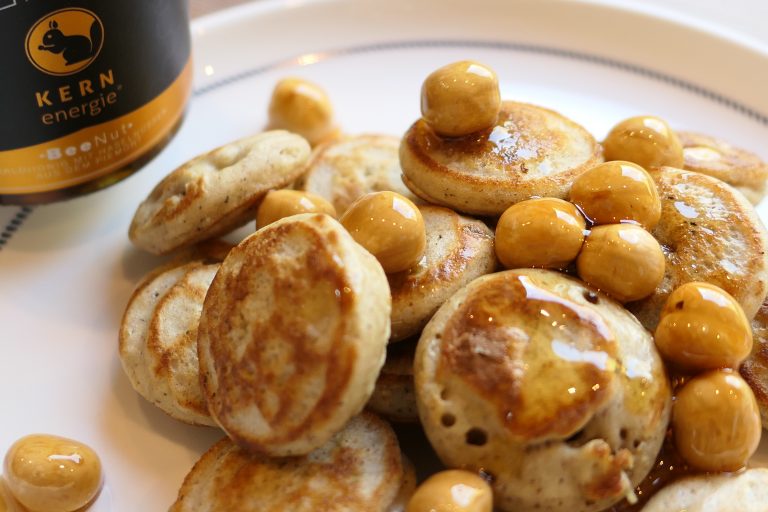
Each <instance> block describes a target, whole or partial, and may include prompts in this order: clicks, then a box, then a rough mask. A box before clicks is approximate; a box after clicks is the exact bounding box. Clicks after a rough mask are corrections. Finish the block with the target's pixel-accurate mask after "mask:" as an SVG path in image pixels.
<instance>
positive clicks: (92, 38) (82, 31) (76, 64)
mask: <svg viewBox="0 0 768 512" xmlns="http://www.w3.org/2000/svg"><path fill="white" fill-rule="evenodd" d="M103 41H104V26H103V25H102V23H101V20H100V19H99V18H98V17H97V16H96V15H95V14H94V13H93V12H91V11H89V10H87V9H80V8H70V9H60V10H58V11H55V12H52V13H50V14H47V15H45V16H43V17H42V18H40V19H39V20H37V22H36V23H35V24H34V25H33V26H32V28H31V29H30V30H29V32H28V33H27V41H26V48H27V57H28V58H29V60H30V62H31V63H32V64H33V65H34V66H35V67H36V68H37V69H39V70H40V71H43V72H44V73H48V74H50V75H71V74H73V73H77V72H78V71H80V70H82V69H85V68H86V67H87V66H88V65H89V64H90V63H91V62H93V61H94V60H95V59H96V57H97V56H98V54H99V52H100V51H101V46H102V43H103Z"/></svg>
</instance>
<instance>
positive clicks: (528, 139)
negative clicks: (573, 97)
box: [400, 101, 602, 215]
mask: <svg viewBox="0 0 768 512" xmlns="http://www.w3.org/2000/svg"><path fill="white" fill-rule="evenodd" d="M601 161H602V157H601V155H600V145H599V144H598V143H597V142H596V141H595V139H594V137H592V135H590V133H589V132H587V131H586V130H585V129H584V128H583V127H581V126H579V125H578V124H576V123H575V122H573V121H571V120H570V119H567V118H566V117H564V116H562V115H560V114H558V113H557V112H554V111H552V110H548V109H545V108H542V107H538V106H535V105H529V104H526V103H516V102H512V101H505V102H503V104H502V107H501V113H500V114H499V120H498V122H497V124H496V126H494V127H493V128H491V129H488V130H485V131H482V132H477V133H473V134H471V135H467V136H465V137H457V138H444V137H441V136H439V135H437V134H435V133H434V132H433V131H432V129H431V128H430V127H429V125H427V123H426V122H425V121H424V120H423V119H419V120H418V121H416V122H415V123H414V124H413V125H412V126H411V127H410V129H409V130H408V131H407V132H406V134H405V136H404V137H403V140H402V142H401V144H400V165H401V166H402V168H403V181H404V182H405V184H406V185H407V186H408V188H410V189H411V190H412V191H413V192H414V193H415V194H416V195H418V196H419V197H421V198H422V199H424V200H425V201H427V202H429V203H433V204H438V205H443V206H448V207H450V208H453V209H454V210H457V211H460V212H465V213H473V214H479V215H501V213H502V212H504V210H506V209H507V208H508V207H509V206H511V205H513V204H514V203H517V202H519V201H523V200H525V199H529V198H531V197H533V196H544V197H559V198H563V199H564V198H565V197H566V196H567V193H568V190H569V189H570V186H571V183H572V182H573V180H574V179H575V178H576V176H578V175H579V174H581V173H582V172H584V171H586V170H587V169H589V168H591V167H593V166H595V165H596V164H598V163H600V162H601Z"/></svg>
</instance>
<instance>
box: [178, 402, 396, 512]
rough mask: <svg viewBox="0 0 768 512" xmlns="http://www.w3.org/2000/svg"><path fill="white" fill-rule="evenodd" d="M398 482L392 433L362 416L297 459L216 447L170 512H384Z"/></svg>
mask: <svg viewBox="0 0 768 512" xmlns="http://www.w3.org/2000/svg"><path fill="white" fill-rule="evenodd" d="M402 483H403V465H402V463H401V459H400V447H399V446H398V442H397V438H396V437H395V434H394V432H392V429H391V428H390V427H389V425H387V424H386V423H385V422H384V421H382V420H380V419H378V418H376V417H375V416H374V415H372V414H369V413H363V414H362V415H360V416H356V417H355V418H353V419H352V420H351V421H350V422H349V423H348V424H347V425H346V427H344V430H342V431H340V432H338V433H337V434H335V435H334V436H333V437H331V438H330V439H329V440H328V441H327V442H326V443H325V444H323V445H322V446H321V447H319V448H318V449H317V450H315V451H313V452H312V453H310V454H309V455H306V456H303V457H287V458H281V459H272V458H268V457H265V456H263V455H259V454H253V453H249V452H248V451H247V450H244V449H243V448H240V447H238V446H237V445H236V444H235V443H233V442H232V441H231V440H229V439H227V438H225V439H223V440H221V441H219V442H218V443H217V444H215V445H214V446H213V447H212V448H211V449H210V450H208V451H207V452H206V453H205V454H204V455H203V456H202V457H201V458H200V460H199V461H198V462H197V463H196V464H195V466H194V467H193V468H192V470H191V471H190V473H189V474H188V475H187V477H186V478H185V479H184V483H183V484H182V486H181V489H180V490H179V497H178V499H177V500H176V503H174V504H173V506H171V509H170V511H169V512H320V511H322V512H362V511H366V512H367V511H370V512H385V511H387V507H388V506H389V504H390V503H392V502H393V501H394V500H395V497H396V496H397V494H398V491H399V489H400V487H401V485H402Z"/></svg>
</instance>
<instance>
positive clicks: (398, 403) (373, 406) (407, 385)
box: [366, 339, 419, 423]
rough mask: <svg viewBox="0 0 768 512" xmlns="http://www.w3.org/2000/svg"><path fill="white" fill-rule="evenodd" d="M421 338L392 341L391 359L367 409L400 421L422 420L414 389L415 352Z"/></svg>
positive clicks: (383, 371) (386, 362) (388, 349)
mask: <svg viewBox="0 0 768 512" xmlns="http://www.w3.org/2000/svg"><path fill="white" fill-rule="evenodd" d="M416 341H417V339H410V340H406V341H403V342H402V343H395V344H390V345H389V347H387V360H386V361H385V362H384V366H383V367H382V369H381V372H380V373H379V378H378V379H377V380H376V387H375V388H374V389H373V394H372V395H371V398H370V399H369V400H368V403H367V404H366V408H367V409H368V410H370V411H373V412H375V413H376V414H379V415H381V416H383V417H384V418H386V419H388V420H389V421H393V422H397V423H412V422H413V423H415V422H417V421H419V413H418V411H417V410H416V396H415V392H414V389H413V354H414V352H415V351H416Z"/></svg>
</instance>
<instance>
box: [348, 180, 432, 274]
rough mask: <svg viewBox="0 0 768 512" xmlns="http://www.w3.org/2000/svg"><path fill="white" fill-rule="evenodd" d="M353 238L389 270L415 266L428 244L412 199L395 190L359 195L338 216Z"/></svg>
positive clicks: (391, 271) (418, 212)
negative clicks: (342, 213)
mask: <svg viewBox="0 0 768 512" xmlns="http://www.w3.org/2000/svg"><path fill="white" fill-rule="evenodd" d="M339 222H341V224H342V226H344V227H345V228H346V229H347V231H349V234H350V235H352V238H354V239H355V241H356V242H357V243H359V244H360V245H362V246H363V247H364V248H365V249H366V250H368V252H370V253H371V254H373V255H374V256H375V257H376V259H377V260H379V263H381V266H382V267H383V268H384V271H385V272H386V273H388V274H389V273H394V272H402V271H404V270H407V269H409V268H411V267H413V266H414V265H416V264H417V263H418V262H419V261H420V260H421V258H422V257H423V256H424V251H425V249H426V245H427V234H426V228H425V227H424V218H423V217H422V215H421V212H420V211H419V209H418V207H417V206H416V205H415V204H413V202H411V200H410V199H408V198H407V197H404V196H402V195H400V194H398V193H396V192H372V193H370V194H366V195H364V196H362V197H361V198H359V199H358V200H357V201H355V202H354V203H352V205H351V206H350V207H349V209H347V211H346V212H344V215H342V216H341V219H339Z"/></svg>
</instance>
